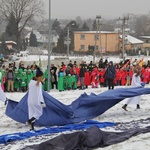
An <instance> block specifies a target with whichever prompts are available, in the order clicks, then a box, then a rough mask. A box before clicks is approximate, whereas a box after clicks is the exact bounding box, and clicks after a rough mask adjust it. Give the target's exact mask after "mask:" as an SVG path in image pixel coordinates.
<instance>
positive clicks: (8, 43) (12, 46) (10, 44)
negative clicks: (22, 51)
mask: <svg viewBox="0 0 150 150" xmlns="http://www.w3.org/2000/svg"><path fill="white" fill-rule="evenodd" d="M0 44H2V42H0ZM5 44H6V47H7V48H8V49H9V50H11V49H15V48H16V46H17V43H16V42H14V41H5Z"/></svg>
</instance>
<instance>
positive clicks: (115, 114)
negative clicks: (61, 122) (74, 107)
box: [0, 56, 150, 150]
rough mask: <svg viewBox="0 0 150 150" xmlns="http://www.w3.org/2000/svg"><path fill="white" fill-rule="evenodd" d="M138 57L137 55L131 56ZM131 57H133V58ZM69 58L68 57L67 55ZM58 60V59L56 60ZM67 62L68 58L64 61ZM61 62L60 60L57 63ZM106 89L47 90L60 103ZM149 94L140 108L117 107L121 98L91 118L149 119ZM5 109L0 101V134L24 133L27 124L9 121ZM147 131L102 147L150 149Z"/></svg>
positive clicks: (16, 146) (18, 144) (9, 149)
mask: <svg viewBox="0 0 150 150" xmlns="http://www.w3.org/2000/svg"><path fill="white" fill-rule="evenodd" d="M135 58H137V59H138V60H139V59H141V58H142V57H141V58H138V57H135ZM135 58H133V59H135ZM46 59H47V57H46V56H43V57H42V56H41V60H43V61H44V60H46ZM53 59H54V58H51V60H53ZM70 59H72V58H70ZM82 59H83V60H86V61H87V62H89V61H90V60H91V58H87V57H86V58H82ZM144 59H145V60H148V59H149V57H145V58H144ZM21 60H23V61H25V62H26V61H38V60H39V56H36V57H34V56H30V57H28V58H27V59H25V58H24V59H23V58H22V59H21ZM98 60H99V58H97V61H98ZM108 60H109V61H110V60H112V61H114V62H119V60H120V59H119V58H117V57H111V58H108ZM59 62H60V61H59ZM68 62H69V61H68ZM60 63H61V62H60ZM147 86H148V87H150V85H147ZM115 88H119V87H115ZM106 90H107V88H97V89H92V88H91V87H89V88H88V89H86V90H75V91H64V92H59V91H58V90H51V91H50V93H49V94H50V95H52V96H53V97H55V98H56V99H58V100H59V101H60V102H62V103H64V104H70V103H71V102H72V101H74V100H75V99H76V98H78V97H79V96H80V95H81V94H82V93H84V92H86V93H88V94H90V93H91V92H93V93H95V94H99V93H101V92H104V91H106ZM5 94H6V96H7V97H8V98H9V99H12V100H16V101H20V100H21V98H22V97H23V96H24V95H25V94H26V93H18V92H17V93H5ZM149 97H150V95H143V96H142V97H141V109H139V110H137V109H136V106H134V105H133V106H132V105H131V106H129V107H128V111H127V112H125V111H124V110H123V109H122V108H121V107H122V106H123V104H124V103H125V100H124V101H122V102H120V103H118V104H117V105H115V106H114V107H112V108H111V109H109V110H108V111H106V112H105V113H104V114H102V115H101V116H98V117H97V118H94V120H97V121H101V122H104V121H107V122H122V123H125V122H130V121H133V120H135V121H136V120H139V119H146V118H149V117H150V116H149V114H150V100H149ZM5 108H6V106H5V105H4V104H3V103H2V102H0V118H1V122H0V135H4V134H10V133H16V132H26V131H28V130H29V127H28V126H26V125H24V124H21V123H18V122H15V121H14V120H12V119H11V118H9V117H7V116H6V115H5ZM148 125H150V123H147V126H148ZM41 128H42V127H36V130H38V129H41ZM102 130H106V131H114V130H115V129H114V128H111V127H107V128H104V129H102ZM57 135H58V134H53V135H45V136H39V137H32V138H29V139H26V140H22V141H15V142H12V143H8V144H6V145H4V144H0V149H1V150H20V149H21V148H22V147H24V146H26V145H32V144H37V143H39V142H42V141H46V140H48V139H50V138H53V137H55V136H57ZM149 141H150V133H146V134H140V135H138V136H135V137H132V138H130V139H128V140H126V141H124V142H122V143H119V144H114V145H111V146H108V147H105V150H134V149H136V150H141V149H143V150H146V149H147V150H148V149H150V142H149ZM101 149H103V148H99V149H97V150H101Z"/></svg>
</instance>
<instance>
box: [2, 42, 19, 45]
mask: <svg viewBox="0 0 150 150" xmlns="http://www.w3.org/2000/svg"><path fill="white" fill-rule="evenodd" d="M0 43H2V42H0ZM5 43H6V44H15V45H17V43H16V42H14V41H5Z"/></svg>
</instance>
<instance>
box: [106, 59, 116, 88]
mask: <svg viewBox="0 0 150 150" xmlns="http://www.w3.org/2000/svg"><path fill="white" fill-rule="evenodd" d="M105 77H106V80H107V84H108V89H109V90H110V89H112V90H113V89H114V79H115V77H116V68H115V66H114V65H113V62H112V61H110V62H109V64H108V67H107V69H106V73H105Z"/></svg>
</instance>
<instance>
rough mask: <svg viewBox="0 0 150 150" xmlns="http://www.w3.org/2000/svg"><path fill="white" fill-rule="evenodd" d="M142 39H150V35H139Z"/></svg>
mask: <svg viewBox="0 0 150 150" xmlns="http://www.w3.org/2000/svg"><path fill="white" fill-rule="evenodd" d="M139 37H140V38H142V39H150V36H139Z"/></svg>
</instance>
